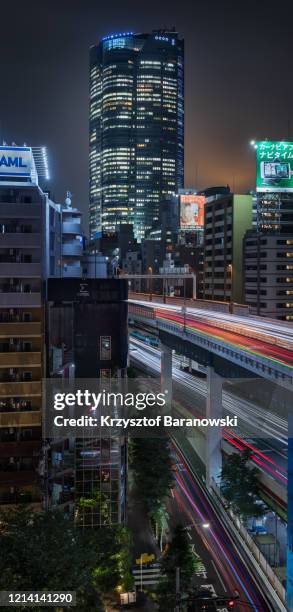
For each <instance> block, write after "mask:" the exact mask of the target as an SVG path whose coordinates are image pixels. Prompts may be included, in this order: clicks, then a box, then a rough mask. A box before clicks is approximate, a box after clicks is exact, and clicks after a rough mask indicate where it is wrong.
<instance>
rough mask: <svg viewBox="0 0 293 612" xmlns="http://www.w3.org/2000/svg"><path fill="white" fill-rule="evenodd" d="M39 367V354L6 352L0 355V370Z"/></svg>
mask: <svg viewBox="0 0 293 612" xmlns="http://www.w3.org/2000/svg"><path fill="white" fill-rule="evenodd" d="M27 366H30V367H31V368H37V367H38V368H39V367H41V352H36V353H35V352H30V351H15V352H13V351H7V352H4V353H0V368H15V367H21V368H24V367H27Z"/></svg>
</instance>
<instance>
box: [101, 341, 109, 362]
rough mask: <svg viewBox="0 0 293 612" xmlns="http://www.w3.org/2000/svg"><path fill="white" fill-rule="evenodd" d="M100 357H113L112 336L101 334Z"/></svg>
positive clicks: (105, 358) (104, 358)
mask: <svg viewBox="0 0 293 612" xmlns="http://www.w3.org/2000/svg"><path fill="white" fill-rule="evenodd" d="M100 359H103V360H109V359H111V336H100Z"/></svg>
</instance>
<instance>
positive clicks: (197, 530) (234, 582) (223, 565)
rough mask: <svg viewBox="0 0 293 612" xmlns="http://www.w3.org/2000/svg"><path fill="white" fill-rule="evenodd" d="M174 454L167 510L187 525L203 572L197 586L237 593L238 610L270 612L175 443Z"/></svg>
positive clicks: (174, 520)
mask: <svg viewBox="0 0 293 612" xmlns="http://www.w3.org/2000/svg"><path fill="white" fill-rule="evenodd" d="M173 456H174V460H175V465H176V472H175V478H176V485H175V487H174V489H173V492H172V499H171V500H170V505H169V511H170V514H172V517H173V518H172V520H173V522H175V523H176V522H177V523H181V524H183V525H185V526H186V528H187V530H188V536H189V538H190V541H191V543H192V545H193V548H194V552H195V553H196V554H198V555H199V556H200V557H201V559H202V561H203V566H204V568H205V571H204V570H203V571H202V575H199V576H197V584H198V586H207V585H208V584H210V585H211V588H212V589H214V592H215V593H216V594H217V595H218V596H226V597H229V596H231V595H235V592H238V593H239V595H240V600H241V602H244V603H241V604H240V603H238V604H237V605H236V606H235V610H239V612H241V611H242V612H249V611H251V610H255V611H257V612H267V611H268V610H271V611H273V610H274V608H273V607H271V605H270V604H269V603H268V602H267V601H265V599H264V597H263V595H262V594H261V591H260V588H259V587H258V585H257V584H256V581H255V579H254V578H253V577H252V574H251V571H250V570H249V569H248V562H247V559H246V558H244V556H242V554H241V553H240V551H239V549H238V548H237V547H236V546H235V544H234V543H233V539H232V538H231V537H230V535H229V534H228V532H227V530H226V529H224V528H223V525H222V524H221V522H220V520H219V519H218V517H217V514H216V513H215V511H214V509H213V507H212V504H211V503H210V501H209V498H208V497H207V495H206V493H205V490H204V488H203V486H202V485H201V484H200V483H199V482H198V481H197V480H196V479H195V477H194V474H193V473H192V471H191V470H190V468H189V466H188V465H187V463H186V462H185V459H184V456H183V455H182V453H181V451H180V449H179V448H178V446H177V445H176V442H174V444H173ZM245 602H246V603H245Z"/></svg>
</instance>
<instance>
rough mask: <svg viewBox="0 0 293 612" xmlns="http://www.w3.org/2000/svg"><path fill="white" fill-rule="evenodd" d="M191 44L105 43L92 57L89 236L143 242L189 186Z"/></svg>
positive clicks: (140, 39) (148, 37) (171, 39)
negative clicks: (125, 235) (164, 204)
mask: <svg viewBox="0 0 293 612" xmlns="http://www.w3.org/2000/svg"><path fill="white" fill-rule="evenodd" d="M183 144H184V42H183V40H180V39H179V38H178V34H177V33H176V32H175V30H170V31H167V30H154V31H153V32H152V33H151V34H133V33H132V32H126V33H121V34H115V35H110V36H106V37H105V38H104V39H103V40H102V41H101V42H99V43H98V44H97V45H95V46H93V47H92V48H91V52H90V232H91V237H92V238H95V237H98V236H100V235H101V233H102V232H103V233H107V232H112V231H114V230H115V229H116V228H117V226H119V225H120V224H122V223H132V224H133V226H134V232H135V237H136V238H137V239H138V240H141V239H142V238H143V237H144V235H145V232H146V230H148V229H149V228H151V226H152V224H153V222H154V221H157V220H158V212H159V203H160V201H161V200H163V199H165V198H168V197H170V196H171V195H172V194H173V193H174V192H175V191H177V190H178V189H179V188H180V187H183V179H184V151H183Z"/></svg>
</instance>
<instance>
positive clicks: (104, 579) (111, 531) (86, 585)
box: [0, 509, 131, 612]
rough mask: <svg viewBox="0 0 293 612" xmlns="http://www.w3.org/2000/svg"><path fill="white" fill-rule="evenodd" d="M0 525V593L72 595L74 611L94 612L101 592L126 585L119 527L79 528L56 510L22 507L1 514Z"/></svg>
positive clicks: (126, 551)
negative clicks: (41, 592)
mask: <svg viewBox="0 0 293 612" xmlns="http://www.w3.org/2000/svg"><path fill="white" fill-rule="evenodd" d="M0 521H1V523H0V525H1V531H0V548H1V556H0V590H4V591H5V590H11V591H13V590H14V591H36V590H38V591H76V594H77V604H78V608H79V609H86V610H88V611H94V610H95V611H99V610H103V606H102V604H101V597H102V596H103V595H104V594H105V593H109V592H112V591H113V590H114V589H115V588H116V587H117V586H118V585H124V582H125V583H127V581H128V583H129V577H130V566H131V559H130V547H131V539H130V535H129V532H128V530H127V529H125V528H124V527H120V526H118V527H115V528H101V529H98V530H92V529H88V530H81V529H79V528H76V527H75V525H74V523H73V522H72V521H71V520H69V519H66V518H65V517H64V516H63V514H61V513H59V512H56V513H53V512H43V513H39V514H37V513H31V512H30V511H29V510H27V509H20V510H16V511H15V512H10V513H9V514H8V513H1V516H0ZM27 609H30V608H28V607H26V610H27ZM31 609H32V610H33V611H34V612H36V611H37V610H38V609H39V608H36V607H33V608H31ZM51 609H52V608H51ZM43 610H44V608H40V612H42V611H43Z"/></svg>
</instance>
